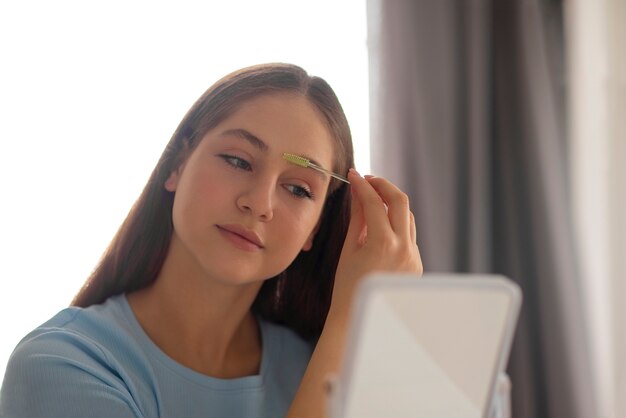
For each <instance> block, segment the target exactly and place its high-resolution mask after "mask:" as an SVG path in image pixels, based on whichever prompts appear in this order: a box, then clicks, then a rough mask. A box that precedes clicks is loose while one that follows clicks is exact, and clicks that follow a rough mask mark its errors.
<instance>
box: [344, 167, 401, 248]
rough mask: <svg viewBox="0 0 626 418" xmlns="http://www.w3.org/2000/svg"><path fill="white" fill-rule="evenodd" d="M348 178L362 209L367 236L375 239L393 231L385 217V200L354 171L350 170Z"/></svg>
mask: <svg viewBox="0 0 626 418" xmlns="http://www.w3.org/2000/svg"><path fill="white" fill-rule="evenodd" d="M348 178H349V179H350V184H351V187H352V188H353V193H354V195H355V197H356V200H357V202H358V204H360V205H361V208H362V210H363V217H364V218H365V224H366V225H367V235H368V237H369V238H372V239H377V238H381V237H382V236H384V235H385V234H388V233H389V232H390V231H391V232H393V229H392V228H391V224H390V223H389V218H388V217H387V210H386V209H385V202H384V201H383V199H382V198H381V196H379V195H378V192H376V190H375V189H374V187H373V186H372V185H371V184H370V183H369V182H368V181H367V180H365V179H364V178H363V177H361V176H360V175H359V174H358V173H357V172H356V171H353V170H350V171H349V172H348Z"/></svg>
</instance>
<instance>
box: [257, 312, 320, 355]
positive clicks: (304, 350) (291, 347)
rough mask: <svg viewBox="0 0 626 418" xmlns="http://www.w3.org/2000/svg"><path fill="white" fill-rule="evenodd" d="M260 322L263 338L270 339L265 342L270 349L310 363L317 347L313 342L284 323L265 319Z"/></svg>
mask: <svg viewBox="0 0 626 418" xmlns="http://www.w3.org/2000/svg"><path fill="white" fill-rule="evenodd" d="M259 322H260V324H261V327H262V329H263V338H264V339H268V341H267V344H265V345H267V346H268V349H270V350H271V351H273V352H276V353H277V354H279V355H280V356H286V357H288V358H289V357H291V358H298V359H303V360H306V362H307V363H308V361H309V359H310V357H311V355H312V354H313V350H314V348H315V344H314V343H313V342H311V341H307V340H305V339H304V338H302V337H301V336H300V335H298V334H297V333H296V332H295V331H293V330H292V329H290V328H288V327H286V326H284V325H280V324H276V323H274V322H270V321H267V320H263V319H261V320H260V321H259ZM264 343H265V341H264Z"/></svg>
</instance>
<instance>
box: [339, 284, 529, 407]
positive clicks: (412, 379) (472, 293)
mask: <svg viewBox="0 0 626 418" xmlns="http://www.w3.org/2000/svg"><path fill="white" fill-rule="evenodd" d="M520 304H521V291H520V289H519V287H518V286H517V285H515V284H514V283H513V282H512V281H510V280H509V279H506V278H504V277H502V276H489V275H454V274H448V275H441V274H438V275H432V274H430V275H424V277H423V278H421V279H417V278H416V277H415V276H407V275H398V274H377V275H374V276H371V277H368V278H366V279H365V280H364V282H363V283H362V284H361V286H360V287H359V291H358V293H357V298H356V301H355V306H354V310H353V312H352V318H351V324H350V325H351V326H350V329H349V332H348V341H347V345H346V351H345V358H344V363H343V369H342V372H341V374H340V375H339V376H338V377H337V380H336V381H335V382H334V384H333V387H332V391H331V395H330V411H329V412H330V416H331V417H332V418H357V417H358V418H365V417H383V416H388V417H394V418H401V417H446V418H457V417H458V418H461V417H462V418H485V417H487V416H488V414H489V412H490V410H491V405H492V398H493V393H494V390H495V386H496V381H497V378H498V375H499V374H500V373H503V372H504V369H505V367H506V363H507V361H508V356H509V351H510V348H511V341H512V338H513V333H514V330H515V326H516V323H517V316H518V313H519V309H520Z"/></svg>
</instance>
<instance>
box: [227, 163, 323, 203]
mask: <svg viewBox="0 0 626 418" xmlns="http://www.w3.org/2000/svg"><path fill="white" fill-rule="evenodd" d="M218 156H219V157H220V158H222V159H223V160H224V161H225V162H226V164H228V165H229V166H231V167H233V168H234V169H235V170H245V171H252V166H251V165H250V163H249V162H247V161H246V160H244V159H243V158H239V157H236V156H234V155H229V154H219V155H218ZM285 188H286V189H287V190H288V191H289V193H291V194H292V195H293V196H294V197H295V198H296V199H313V197H314V195H313V192H312V191H311V190H310V189H309V188H307V187H303V186H298V185H297V184H289V185H287V186H285Z"/></svg>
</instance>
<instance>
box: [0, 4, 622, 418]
mask: <svg viewBox="0 0 626 418" xmlns="http://www.w3.org/2000/svg"><path fill="white" fill-rule="evenodd" d="M270 61H285V62H293V63H296V64H299V65H301V66H303V67H304V68H306V69H307V70H308V71H309V72H310V73H312V74H315V75H320V76H322V77H324V78H325V79H326V80H327V81H329V83H330V84H331V85H332V86H333V87H334V89H335V91H336V92H337V94H338V96H339V98H340V100H341V101H342V104H343V106H344V108H345V110H346V113H347V116H348V119H349V121H350V122H351V127H352V131H353V137H354V139H355V147H356V154H357V155H356V157H357V168H358V169H359V170H360V171H361V172H363V173H367V172H373V173H374V174H377V175H381V176H385V177H388V178H389V179H391V180H392V181H394V182H396V183H398V184H399V185H400V186H401V187H402V188H403V189H404V190H406V191H407V193H408V194H409V196H410V199H411V205H412V208H413V212H414V213H415V216H416V223H417V229H418V242H419V245H420V249H421V252H422V256H423V259H424V265H425V269H426V271H433V272H434V271H458V272H482V273H498V274H504V275H507V276H509V277H511V278H512V279H513V280H515V281H516V282H517V283H519V284H520V286H521V287H522V289H523V291H524V298H525V299H524V308H523V310H522V315H521V317H520V322H519V325H518V331H517V334H516V339H515V342H514V347H513V352H512V354H511V360H510V363H509V369H508V372H509V374H510V376H511V379H512V382H513V392H512V400H513V417H514V418H531V417H532V418H538V417H555V418H566V417H567V418H572V417H574V418H576V417H580V418H590V417H599V418H625V417H626V397H625V396H624V394H626V306H625V305H626V304H625V303H624V301H623V298H625V297H626V242H625V241H626V220H625V219H624V218H625V217H624V215H623V214H624V213H626V184H625V179H626V0H438V1H437V0H386V1H385V0H344V1H331V0H324V1H321V0H317V1H315V2H308V1H304V0H302V1H278V0H268V1H264V2H254V1H242V0H238V1H229V2H209V1H204V2H199V1H195V2H194V1H178V2H176V4H175V5H174V3H173V2H171V3H168V2H158V1H152V2H147V1H124V2H122V1H120V0H115V1H109V2H106V3H91V2H79V1H59V2H53V3H50V2H44V1H42V0H39V1H23V2H19V3H18V2H11V1H3V2H0V63H1V65H0V141H1V143H2V147H1V148H0V149H1V150H2V151H1V153H0V174H1V177H0V178H3V179H4V183H3V184H4V187H3V191H4V193H3V196H2V203H1V204H0V223H1V231H2V233H1V234H0V310H1V312H0V318H1V321H2V323H1V324H2V329H3V334H4V335H3V338H2V341H1V342H0V374H4V367H5V365H6V361H7V360H8V358H9V355H10V352H11V351H12V349H13V347H14V346H15V345H16V344H17V342H18V341H19V340H20V338H22V337H23V336H24V335H25V334H26V333H27V332H28V331H29V330H31V329H32V328H34V327H36V326H37V325H39V324H40V323H42V322H44V321H45V320H46V319H48V318H49V317H50V316H52V315H53V314H54V313H56V312H57V311H58V310H60V309H62V308H63V307H65V306H67V305H68V304H69V302H70V300H71V299H72V297H73V295H74V294H75V293H76V292H77V291H78V289H79V288H80V286H81V284H82V283H83V281H84V280H85V278H86V277H87V275H88V274H89V272H90V271H91V269H92V268H93V267H94V265H95V263H96V262H97V260H98V259H99V257H100V255H101V254H102V252H103V251H104V249H105V247H106V246H107V244H108V242H109V240H110V239H111V238H112V236H113V234H114V233H115V231H116V229H117V227H118V226H119V224H120V223H121V221H122V220H123V218H124V217H125V215H126V213H127V211H128V209H129V208H130V206H131V204H132V202H133V201H134V199H135V198H136V197H137V196H138V195H139V192H140V190H141V188H142V187H143V185H144V183H145V181H146V180H147V178H148V176H149V173H150V172H151V170H152V168H153V166H154V164H155V163H156V161H157V159H158V157H159V155H160V154H161V152H162V149H163V147H164V145H165V144H166V142H167V141H168V139H169V137H170V135H171V133H172V132H173V131H174V129H175V127H176V126H177V124H178V122H179V120H180V119H181V118H182V116H183V115H184V113H185V112H186V110H187V109H188V108H189V107H190V106H191V104H192V103H193V102H194V101H195V99H196V98H197V97H198V96H199V95H200V94H201V93H202V92H203V91H204V90H205V89H206V88H207V87H208V86H210V85H211V84H212V83H213V82H214V81H216V80H217V79H218V78H219V77H221V76H223V75H225V74H226V73H228V72H230V71H232V70H235V69H237V68H240V67H243V66H246V65H251V64H255V63H260V62H270Z"/></svg>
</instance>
